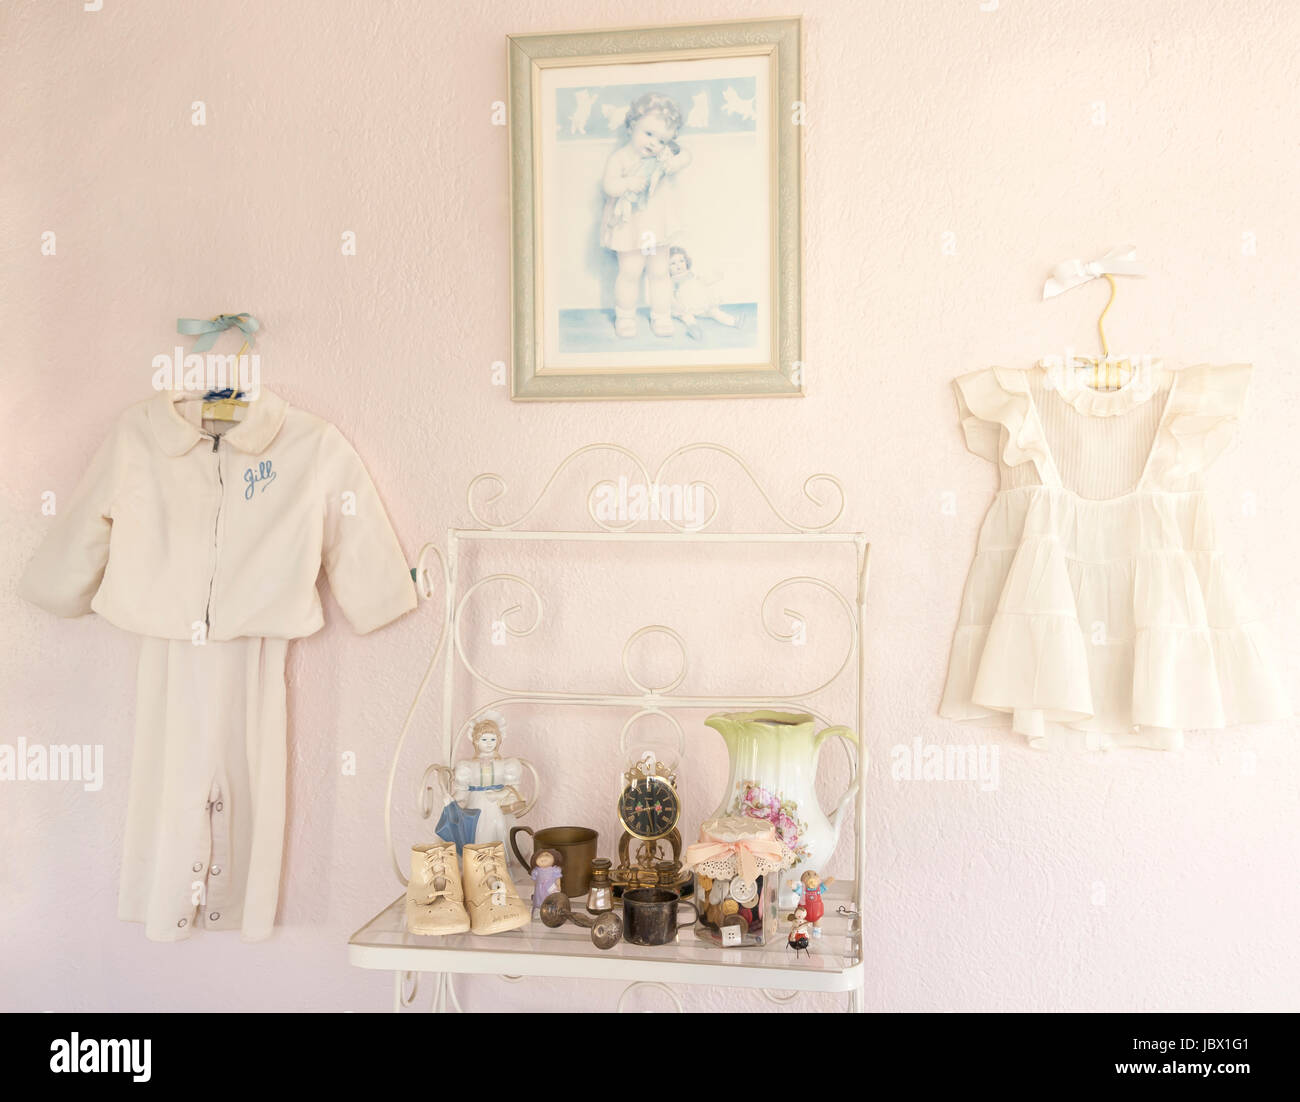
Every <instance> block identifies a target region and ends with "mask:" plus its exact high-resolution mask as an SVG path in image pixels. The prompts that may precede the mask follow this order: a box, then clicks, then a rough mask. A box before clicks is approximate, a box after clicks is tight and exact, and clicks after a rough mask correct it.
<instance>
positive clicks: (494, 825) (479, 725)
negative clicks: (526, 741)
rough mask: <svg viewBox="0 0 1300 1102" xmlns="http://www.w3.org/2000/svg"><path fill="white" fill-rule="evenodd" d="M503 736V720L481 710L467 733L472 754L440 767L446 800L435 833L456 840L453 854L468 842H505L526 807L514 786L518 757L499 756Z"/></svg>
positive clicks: (521, 766) (517, 779)
mask: <svg viewBox="0 0 1300 1102" xmlns="http://www.w3.org/2000/svg"><path fill="white" fill-rule="evenodd" d="M505 732H506V718H505V716H503V715H502V714H501V713H500V712H496V711H492V710H491V709H488V710H485V711H483V712H481V713H480V714H479V715H478V716H476V717H475V719H474V723H473V725H472V726H471V727H470V730H469V733H468V737H469V743H470V745H471V746H472V747H473V748H474V756H473V757H472V758H467V759H464V760H462V761H458V762H456V764H455V765H454V766H452V767H450V768H447V767H445V766H440V767H439V768H440V769H441V770H442V771H443V772H444V774H445V775H446V777H447V781H448V782H449V787H450V789H451V798H450V800H449V801H448V803H447V806H446V807H444V808H443V813H442V817H441V818H440V819H439V820H438V826H437V828H436V833H437V835H438V837H439V838H442V839H443V840H444V841H448V842H455V843H456V852H457V853H460V852H462V849H463V847H464V845H465V844H466V843H467V842H475V843H478V844H480V845H481V844H483V843H485V842H505V841H506V839H507V838H508V837H509V835H510V828H511V827H512V826H513V825H514V823H515V817H516V816H517V815H518V814H519V813H520V812H521V811H523V810H524V809H525V808H527V806H528V805H527V804H526V803H524V802H523V801H521V800H520V798H519V789H518V788H516V787H515V786H516V785H518V784H519V782H520V781H521V780H522V778H523V772H524V764H523V759H521V758H506V757H502V756H501V742H502V740H503V739H504V737H505ZM453 805H455V806H453ZM506 852H507V853H509V850H508V849H507V851H506Z"/></svg>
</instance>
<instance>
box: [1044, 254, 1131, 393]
mask: <svg viewBox="0 0 1300 1102" xmlns="http://www.w3.org/2000/svg"><path fill="white" fill-rule="evenodd" d="M1145 274H1146V273H1145V272H1144V271H1143V270H1142V268H1141V266H1140V265H1139V264H1138V263H1137V249H1136V248H1134V247H1133V246H1131V245H1126V246H1121V247H1119V248H1114V249H1111V250H1110V251H1109V252H1108V253H1106V254H1105V255H1104V256H1100V257H1098V258H1097V259H1096V260H1090V261H1087V262H1086V263H1085V262H1084V261H1082V260H1079V259H1077V258H1076V259H1073V260H1066V261H1063V262H1062V263H1060V264H1058V265H1057V266H1056V267H1055V268H1053V269H1052V274H1051V276H1050V277H1048V280H1047V282H1046V283H1044V284H1043V298H1044V299H1049V298H1054V297H1055V296H1057V295H1059V294H1062V293H1064V292H1065V291H1068V290H1070V289H1071V288H1074V287H1078V286H1080V285H1081V284H1084V283H1088V282H1089V281H1091V280H1094V279H1097V278H1099V277H1100V278H1102V279H1105V281H1106V282H1107V283H1109V284H1110V298H1108V299H1107V300H1106V305H1105V306H1104V307H1102V311H1101V315H1100V316H1099V317H1098V318H1097V336H1098V337H1099V338H1100V339H1101V357H1102V358H1101V359H1094V358H1091V357H1088V356H1075V357H1074V359H1073V361H1072V362H1071V364H1070V366H1071V367H1074V368H1078V369H1081V370H1089V369H1090V370H1091V371H1092V380H1091V382H1090V384H1089V385H1090V386H1091V387H1092V388H1093V389H1094V390H1118V389H1119V388H1120V387H1122V386H1124V385H1125V383H1127V382H1128V381H1129V379H1130V378H1131V377H1132V374H1133V365H1132V363H1131V362H1130V361H1129V360H1127V359H1121V360H1115V359H1112V358H1111V355H1110V345H1109V343H1108V342H1107V341H1106V315H1107V314H1108V313H1109V312H1110V308H1111V306H1113V305H1114V303H1115V296H1116V294H1117V292H1118V290H1119V286H1118V284H1117V283H1116V282H1115V276H1117V275H1134V276H1140V275H1145Z"/></svg>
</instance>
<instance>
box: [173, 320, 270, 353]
mask: <svg viewBox="0 0 1300 1102" xmlns="http://www.w3.org/2000/svg"><path fill="white" fill-rule="evenodd" d="M259 328H260V325H259V323H258V320H257V319H256V318H255V317H253V315H252V314H244V313H240V314H219V315H217V317H215V318H212V319H211V320H209V319H207V318H177V319H176V332H178V333H180V334H182V335H183V336H187V337H193V336H197V337H198V338H199V339H198V340H196V341H195V342H194V349H193V350H194V351H195V352H206V351H207V350H208V349H209V348H211V347H212V346H213V345H214V344H216V343H217V338H218V337H219V336H220V335H221V334H222V333H224V332H225V331H226V330H227V329H238V330H239V331H240V332H241V333H243V334H244V338H245V339H246V340H247V341H248V343H249V344H252V343H253V334H254V333H256V332H257V330H258V329H259Z"/></svg>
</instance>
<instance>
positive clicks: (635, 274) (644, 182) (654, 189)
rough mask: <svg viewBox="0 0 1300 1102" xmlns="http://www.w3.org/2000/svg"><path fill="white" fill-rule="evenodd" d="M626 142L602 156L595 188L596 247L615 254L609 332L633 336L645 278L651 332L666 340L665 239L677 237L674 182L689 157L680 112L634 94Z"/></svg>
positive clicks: (651, 95)
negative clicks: (599, 206)
mask: <svg viewBox="0 0 1300 1102" xmlns="http://www.w3.org/2000/svg"><path fill="white" fill-rule="evenodd" d="M624 127H625V129H626V131H627V141H626V142H625V143H624V144H623V145H621V146H619V148H618V149H616V150H614V152H613V153H611V154H610V155H609V160H608V161H606V162H605V172H604V174H603V176H602V178H601V186H602V189H603V191H604V194H605V211H604V214H603V216H602V218H601V226H600V243H601V244H602V245H603V246H604V247H605V248H607V249H610V250H611V251H613V252H614V253H615V254H617V256H618V275H617V276H616V277H615V279H614V332H615V333H617V334H618V335H619V336H620V337H634V336H636V310H637V306H638V304H639V301H640V296H641V278H642V276H643V275H645V276H648V280H647V282H648V284H649V292H650V328H651V330H652V332H654V334H655V335H656V336H659V337H671V336H672V335H673V320H672V304H673V284H672V279H671V278H670V276H669V274H668V246H669V239H670V238H671V236H672V235H673V234H674V233H676V232H677V229H678V221H679V219H678V214H677V203H676V196H675V194H674V193H675V190H676V184H677V180H676V177H677V176H678V174H679V173H680V172H681V171H682V169H684V168H686V167H687V166H688V165H689V164H690V163H691V155H690V153H689V152H688V151H687V150H684V149H682V148H681V147H680V146H679V145H678V144H677V141H676V137H677V132H678V131H679V130H680V129H681V128H682V112H681V109H680V108H679V107H678V106H677V104H676V102H674V100H673V99H672V98H671V97H669V96H665V95H661V94H660V93H658V92H647V93H645V95H643V96H638V97H637V99H636V100H635V101H634V102H633V103H632V105H631V106H630V107H629V108H628V111H627V119H626V121H625V122H624Z"/></svg>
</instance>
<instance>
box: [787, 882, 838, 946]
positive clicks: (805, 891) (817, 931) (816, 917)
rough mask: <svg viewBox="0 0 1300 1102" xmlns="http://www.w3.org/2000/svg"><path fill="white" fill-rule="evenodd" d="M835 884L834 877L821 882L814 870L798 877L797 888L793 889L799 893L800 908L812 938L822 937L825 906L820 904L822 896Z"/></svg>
mask: <svg viewBox="0 0 1300 1102" xmlns="http://www.w3.org/2000/svg"><path fill="white" fill-rule="evenodd" d="M834 883H835V877H833V876H828V877H827V878H826V879H825V880H823V879H822V878H821V876H820V874H819V873H818V872H817V871H816V870H815V869H808V870H807V871H806V872H805V873H804V874H803V875H802V876H800V877H799V886H798V887H797V888H796V889H795V891H797V892H798V893H799V899H800V900H801V906H802V907H803V909H804V911H805V913H806V914H807V917H808V924H809V925H810V926H811V927H812V936H813V937H821V936H822V916H823V915H824V914H825V913H826V904H825V903H823V902H822V894H823V893H824V892H825V891H826V889H827V888H829V887H830V886H831V885H832V884H834Z"/></svg>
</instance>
